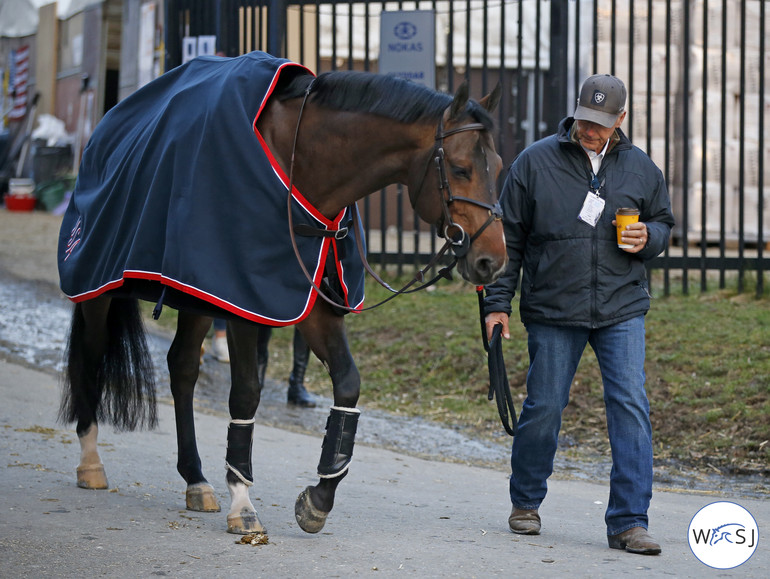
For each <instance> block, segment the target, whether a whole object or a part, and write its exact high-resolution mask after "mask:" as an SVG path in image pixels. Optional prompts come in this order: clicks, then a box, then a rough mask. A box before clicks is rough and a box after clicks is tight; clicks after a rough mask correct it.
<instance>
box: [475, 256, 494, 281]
mask: <svg viewBox="0 0 770 579" xmlns="http://www.w3.org/2000/svg"><path fill="white" fill-rule="evenodd" d="M493 271H494V268H493V267H492V260H491V259H489V258H488V257H481V258H479V259H477V260H476V273H477V274H478V275H479V277H481V278H482V279H489V278H490V276H491V275H492V272H493Z"/></svg>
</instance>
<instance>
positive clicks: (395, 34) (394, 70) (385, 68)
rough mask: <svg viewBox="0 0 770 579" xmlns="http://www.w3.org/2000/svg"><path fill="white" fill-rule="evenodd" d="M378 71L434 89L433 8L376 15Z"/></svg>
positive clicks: (434, 31)
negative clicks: (378, 19)
mask: <svg viewBox="0 0 770 579" xmlns="http://www.w3.org/2000/svg"><path fill="white" fill-rule="evenodd" d="M379 72H380V73H383V74H392V75H395V76H399V77H401V78H405V79H408V80H412V81H414V82H417V83H420V84H424V85H425V86H428V87H430V88H432V89H435V88H436V15H435V13H434V12H433V10H408V11H398V12H383V13H382V14H381V15H380V63H379Z"/></svg>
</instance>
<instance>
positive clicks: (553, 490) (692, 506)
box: [0, 361, 770, 578]
mask: <svg viewBox="0 0 770 579" xmlns="http://www.w3.org/2000/svg"><path fill="white" fill-rule="evenodd" d="M0 400H2V405H0V432H1V433H2V436H1V437H0V454H2V457H3V460H2V463H0V478H1V480H2V482H3V485H2V488H3V491H2V493H0V513H1V514H0V576H1V577H9V578H10V577H78V578H80V577H85V576H89V577H91V576H93V577H97V576H103V577H150V576H158V575H160V576H171V577H207V578H208V577H251V578H255V577H271V578H273V577H353V576H370V577H466V578H470V577H513V576H529V577H566V576H571V577H613V578H615V577H618V576H646V577H663V576H672V577H704V576H719V577H757V578H766V577H768V576H770V551H768V548H767V539H766V535H767V533H768V529H770V501H767V500H755V499H742V500H740V501H739V502H740V504H741V505H742V506H743V507H745V508H746V509H748V510H749V511H750V512H751V513H752V515H753V516H754V518H755V519H756V521H757V525H758V527H759V539H758V544H757V549H756V551H755V553H754V555H753V556H752V557H751V558H750V559H749V560H748V561H747V562H746V563H744V564H743V565H741V566H740V567H737V568H734V569H732V570H725V571H716V570H714V569H711V568H709V567H707V566H705V565H704V564H703V563H701V562H700V561H699V560H698V559H696V558H695V556H694V555H693V553H692V551H691V549H690V547H689V544H688V540H687V531H688V526H689V524H690V521H691V519H692V517H693V516H694V515H695V514H696V513H697V512H698V511H699V510H700V509H701V508H702V507H703V506H705V505H707V504H709V503H711V502H714V501H718V500H720V497H719V496H718V495H711V494H691V493H689V494H688V493H677V492H661V491H658V492H656V493H655V494H654V496H653V501H652V506H651V509H650V520H651V526H650V531H651V532H652V534H653V535H654V536H655V537H656V538H657V539H658V540H659V541H660V542H661V543H662V545H663V553H662V554H661V555H660V556H653V557H649V556H641V555H633V554H629V553H626V552H623V551H617V550H610V549H609V548H608V547H607V542H606V537H605V528H604V522H603V513H604V509H605V506H606V501H607V494H608V489H607V487H606V486H605V485H598V484H590V483H585V482H579V481H560V480H554V481H552V482H551V483H550V491H549V495H548V497H547V499H546V502H545V503H544V505H543V507H542V509H541V514H542V517H543V533H542V534H541V535H539V536H533V537H525V536H519V535H514V534H512V533H510V532H509V531H508V529H507V516H508V513H509V511H510V504H509V501H508V498H507V475H506V473H505V472H504V470H503V467H502V466H501V468H500V469H499V470H495V469H486V468H480V467H473V466H466V465H461V464H453V463H447V462H438V461H428V460H423V459H420V458H415V457H410V456H405V455H400V454H396V453H394V452H391V451H387V450H382V449H379V448H374V447H369V446H365V445H359V446H357V447H356V451H355V455H354V459H353V463H352V465H351V469H350V474H349V475H348V477H347V478H346V479H345V481H343V483H342V484H341V485H340V488H339V490H338V493H337V502H336V505H335V508H334V510H333V511H332V513H331V515H330V517H329V520H328V522H327V524H326V527H325V528H324V530H323V531H321V533H319V534H318V535H308V534H306V533H304V532H303V531H302V530H301V529H300V528H299V527H298V526H297V524H296V522H295V520H294V513H293V505H294V501H295V499H296V496H297V494H298V493H299V492H300V491H301V490H302V489H303V488H304V487H305V486H306V485H308V484H314V483H315V481H316V476H315V465H316V463H317V460H318V456H319V451H320V448H319V447H320V440H319V439H318V438H317V437H314V436H308V435H304V434H297V433H293V432H287V431H284V430H280V429H276V428H273V427H269V426H264V425H259V424H258V425H257V427H256V430H255V441H254V472H255V486H254V487H253V488H252V492H251V497H252V500H253V502H254V504H255V506H256V507H257V510H258V511H259V515H260V519H261V520H262V522H263V524H264V525H265V526H266V527H267V530H268V537H269V542H268V544H266V545H261V546H252V545H244V544H237V543H236V541H237V540H238V537H237V536H235V535H230V534H227V533H226V531H225V529H226V520H225V516H226V515H225V513H224V512H220V513H195V512H190V511H186V510H185V508H184V483H183V481H182V479H181V478H180V477H179V476H178V475H177V473H176V468H175V460H176V443H175V435H174V422H173V411H172V408H171V406H169V405H167V404H161V405H160V407H159V414H160V427H159V428H158V429H157V430H155V431H152V432H148V431H142V432H135V433H115V432H113V431H112V430H111V429H109V428H102V430H101V432H100V452H101V455H102V460H103V461H104V463H105V467H106V469H107V476H108V478H109V486H110V488H109V490H107V491H88V490H83V489H80V488H78V487H77V486H76V485H75V466H76V465H77V462H78V457H79V445H78V444H77V437H76V435H75V433H74V431H73V430H72V429H71V428H69V427H66V428H65V427H63V426H61V425H59V424H57V423H56V421H55V417H56V409H57V404H58V385H57V383H56V380H55V379H54V378H53V377H52V376H51V375H50V374H47V373H42V372H39V371H36V370H32V369H29V368H25V367H22V366H19V365H16V364H12V363H8V362H3V361H0ZM363 419H365V417H364V418H362V420H363ZM196 421H197V422H196V424H197V433H198V440H199V448H200V452H201V457H202V460H203V463H204V468H205V469H206V472H207V473H208V475H207V476H208V477H209V480H210V481H211V482H212V484H213V485H214V487H215V489H216V490H217V493H218V495H219V498H220V501H221V503H222V504H223V505H224V506H225V507H226V506H227V505H228V504H229V503H228V500H229V499H228V497H227V491H226V487H225V485H224V474H225V471H224V468H223V467H224V454H225V432H226V429H227V421H228V418H227V417H226V416H223V415H217V414H202V413H198V414H197V418H196Z"/></svg>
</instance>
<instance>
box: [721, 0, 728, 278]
mask: <svg viewBox="0 0 770 579" xmlns="http://www.w3.org/2000/svg"><path fill="white" fill-rule="evenodd" d="M726 14H727V0H722V15H723V18H722V70H721V72H722V111H721V112H722V115H721V126H720V129H721V133H720V137H719V139H720V142H719V145H720V147H719V149H720V153H719V155H720V160H719V162H720V164H721V166H722V167H726V166H727V165H726V161H727V18H726V17H724V16H725V15H726ZM720 173H721V174H720V177H719V254H720V256H721V257H724V256H725V249H726V247H727V244H726V240H725V209H726V198H727V175H726V174H725V171H721V172H720ZM725 283H726V279H725V269H724V268H722V269H720V271H719V287H720V288H722V289H724V287H725Z"/></svg>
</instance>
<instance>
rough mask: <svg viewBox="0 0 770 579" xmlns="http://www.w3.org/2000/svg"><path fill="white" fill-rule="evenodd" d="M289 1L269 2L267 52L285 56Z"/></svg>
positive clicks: (274, 0) (277, 0)
mask: <svg viewBox="0 0 770 579" xmlns="http://www.w3.org/2000/svg"><path fill="white" fill-rule="evenodd" d="M286 3H287V0H269V2H268V10H267V52H269V53H270V54H272V55H273V56H279V57H282V56H285V54H284V52H285V50H284V41H285V39H286Z"/></svg>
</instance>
